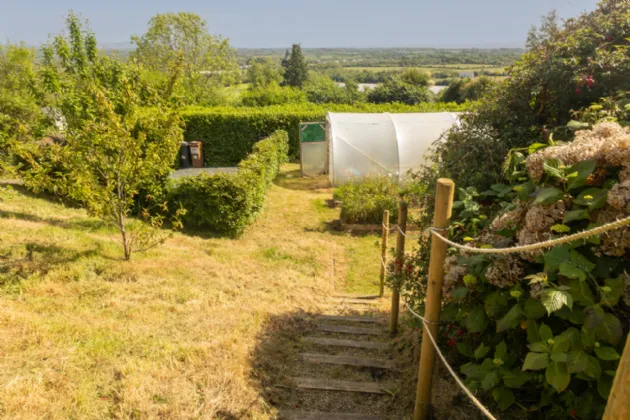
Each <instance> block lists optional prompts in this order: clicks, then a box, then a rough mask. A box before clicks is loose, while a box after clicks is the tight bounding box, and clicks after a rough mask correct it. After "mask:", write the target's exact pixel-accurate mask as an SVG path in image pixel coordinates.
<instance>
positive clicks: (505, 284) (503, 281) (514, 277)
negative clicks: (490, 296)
mask: <svg viewBox="0 0 630 420" xmlns="http://www.w3.org/2000/svg"><path fill="white" fill-rule="evenodd" d="M524 274H525V267H524V266H523V262H522V261H521V260H520V259H519V258H518V257H517V256H515V255H505V256H500V257H498V258H496V259H495V260H494V261H492V264H490V266H489V267H488V269H487V270H486V280H488V282H489V283H490V284H493V285H495V286H497V287H500V288H502V289H506V288H509V287H512V286H514V285H515V284H517V283H518V282H520V280H521V277H523V275H524Z"/></svg>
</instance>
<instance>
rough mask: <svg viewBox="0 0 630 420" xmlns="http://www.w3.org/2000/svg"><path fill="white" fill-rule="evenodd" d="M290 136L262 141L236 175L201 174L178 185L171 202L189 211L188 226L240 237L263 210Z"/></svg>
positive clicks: (171, 193) (174, 185)
mask: <svg viewBox="0 0 630 420" xmlns="http://www.w3.org/2000/svg"><path fill="white" fill-rule="evenodd" d="M287 153H288V135H287V133H286V132H284V131H277V132H275V133H274V134H272V135H271V136H269V137H268V138H266V139H264V140H261V141H259V142H258V143H256V144H255V145H254V147H253V152H252V153H251V154H250V155H249V156H247V158H245V159H244V160H243V161H242V162H241V163H239V165H238V169H239V170H238V172H237V173H234V174H225V173H220V174H216V175H208V174H201V175H198V176H196V177H185V178H182V179H181V180H178V181H174V182H173V183H172V184H171V185H170V186H169V201H171V202H172V203H174V204H175V206H172V207H173V208H176V207H179V205H181V206H182V207H184V208H185V209H187V214H186V215H185V218H184V219H183V222H184V224H185V225H186V226H193V227H196V228H202V229H209V230H210V231H212V232H215V233H218V234H220V235H227V236H232V237H234V236H238V235H240V234H241V233H242V232H243V230H244V229H245V227H246V226H247V225H249V224H250V223H252V222H253V221H254V220H255V218H256V216H257V215H258V214H259V213H260V211H261V210H262V207H263V204H264V202H265V196H266V194H267V190H268V189H269V187H270V185H271V183H272V181H273V180H274V178H275V177H276V175H277V174H278V171H279V169H280V165H281V164H282V163H285V162H286V161H287V158H288V154H287Z"/></svg>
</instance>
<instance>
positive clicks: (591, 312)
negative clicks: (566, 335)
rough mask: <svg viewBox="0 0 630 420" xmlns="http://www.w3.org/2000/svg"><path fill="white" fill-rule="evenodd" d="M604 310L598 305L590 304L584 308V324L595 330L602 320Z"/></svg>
mask: <svg viewBox="0 0 630 420" xmlns="http://www.w3.org/2000/svg"><path fill="white" fill-rule="evenodd" d="M604 315H605V312H604V310H603V309H602V307H601V306H600V305H591V306H589V307H588V308H586V309H584V326H585V327H586V328H588V329H591V330H593V331H595V329H596V328H598V327H599V326H600V325H601V324H602V323H603V322H604Z"/></svg>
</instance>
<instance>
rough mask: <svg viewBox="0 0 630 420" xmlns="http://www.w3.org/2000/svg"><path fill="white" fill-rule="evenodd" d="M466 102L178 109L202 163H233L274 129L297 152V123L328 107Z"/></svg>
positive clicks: (400, 108)
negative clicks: (282, 133) (200, 144)
mask: <svg viewBox="0 0 630 420" xmlns="http://www.w3.org/2000/svg"><path fill="white" fill-rule="evenodd" d="M466 109H467V105H457V104H446V103H433V104H426V103H423V104H419V105H416V106H408V105H403V104H386V105H374V104H356V105H326V106H320V105H314V104H295V105H283V106H269V107H260V108H247V107H239V108H232V107H212V108H196V107H191V108H188V109H185V110H183V111H182V112H181V116H182V119H183V120H184V124H185V127H186V128H185V131H184V138H185V139H186V140H197V141H202V142H203V147H204V161H205V164H206V166H233V165H236V164H237V163H238V162H240V161H241V160H243V159H244V158H245V156H246V155H247V154H248V153H249V152H251V150H252V147H253V145H254V143H255V142H256V141H257V140H258V139H261V138H264V137H266V136H269V135H270V134H272V133H273V132H274V131H276V130H284V131H286V132H287V133H288V134H289V156H290V157H291V158H294V157H296V156H298V153H299V146H300V145H299V140H300V139H299V123H300V122H303V121H324V120H325V119H326V113H327V112H328V111H333V112H334V111H336V112H441V111H448V112H457V111H463V110H466Z"/></svg>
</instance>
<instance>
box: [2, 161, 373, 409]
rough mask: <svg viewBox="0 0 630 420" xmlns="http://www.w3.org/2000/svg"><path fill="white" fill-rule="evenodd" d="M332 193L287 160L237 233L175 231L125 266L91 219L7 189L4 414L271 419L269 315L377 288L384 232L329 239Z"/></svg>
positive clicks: (112, 241) (106, 232)
mask: <svg viewBox="0 0 630 420" xmlns="http://www.w3.org/2000/svg"><path fill="white" fill-rule="evenodd" d="M0 188H2V187H0ZM331 196H332V192H331V189H330V188H329V186H328V182H327V180H326V179H325V178H317V179H302V178H300V177H299V170H298V167H297V165H287V166H286V167H284V168H283V172H282V174H281V175H280V177H279V178H278V179H277V180H276V184H275V185H274V186H273V187H272V188H271V190H270V192H269V195H268V197H267V203H266V205H265V209H264V211H263V213H262V214H261V215H260V217H259V218H258V220H257V222H256V223H255V224H254V225H252V226H251V227H250V228H248V230H247V231H246V233H245V234H244V236H243V237H242V238H240V239H236V240H230V239H221V238H209V237H203V236H195V235H193V234H184V233H177V234H175V235H174V236H173V237H172V238H171V239H169V240H168V241H167V242H166V243H165V244H164V245H162V246H161V247H159V248H157V249H154V250H152V251H149V252H148V253H145V254H138V255H134V256H133V259H132V261H131V262H124V261H122V260H121V256H122V252H121V250H120V247H119V245H118V244H117V243H116V235H115V232H113V231H111V230H110V229H109V228H107V227H105V226H103V225H102V224H101V223H100V222H99V221H98V220H96V219H93V218H90V217H88V216H87V215H86V214H85V212H84V211H82V210H79V209H73V208H68V207H64V206H63V205H61V204H56V203H54V202H52V201H48V200H45V199H43V198H40V197H34V196H32V195H30V194H28V193H26V192H24V191H22V190H21V189H20V188H19V187H13V188H12V189H10V190H9V189H6V188H4V189H3V190H2V192H0V417H1V418H7V419H8V418H11V419H15V418H49V419H57V418H58V419H67V418H104V417H116V418H136V417H137V418H263V419H264V418H273V417H274V413H273V409H272V408H271V407H270V406H269V405H268V404H267V403H266V402H265V400H264V398H262V397H261V393H260V384H259V380H258V378H257V376H256V371H255V370H254V369H253V368H252V365H253V363H252V354H253V352H254V349H255V348H256V346H257V341H258V340H260V334H261V328H262V326H263V325H264V324H265V322H266V320H268V319H269V318H270V317H276V318H277V317H279V316H283V314H289V313H295V312H296V311H301V310H313V311H316V310H318V308H320V307H321V305H322V304H323V302H324V300H325V298H326V296H329V295H331V294H332V293H333V291H334V289H337V291H343V292H357V293H375V292H377V291H378V285H377V282H378V274H379V252H380V248H379V246H378V241H379V237H378V236H377V235H368V236H362V237H353V236H349V235H347V234H341V233H334V232H332V231H331V230H330V228H329V224H330V222H332V221H333V220H334V219H336V218H338V210H336V209H329V208H328V207H327V206H326V204H325V202H326V200H327V199H329V198H330V197H331Z"/></svg>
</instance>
